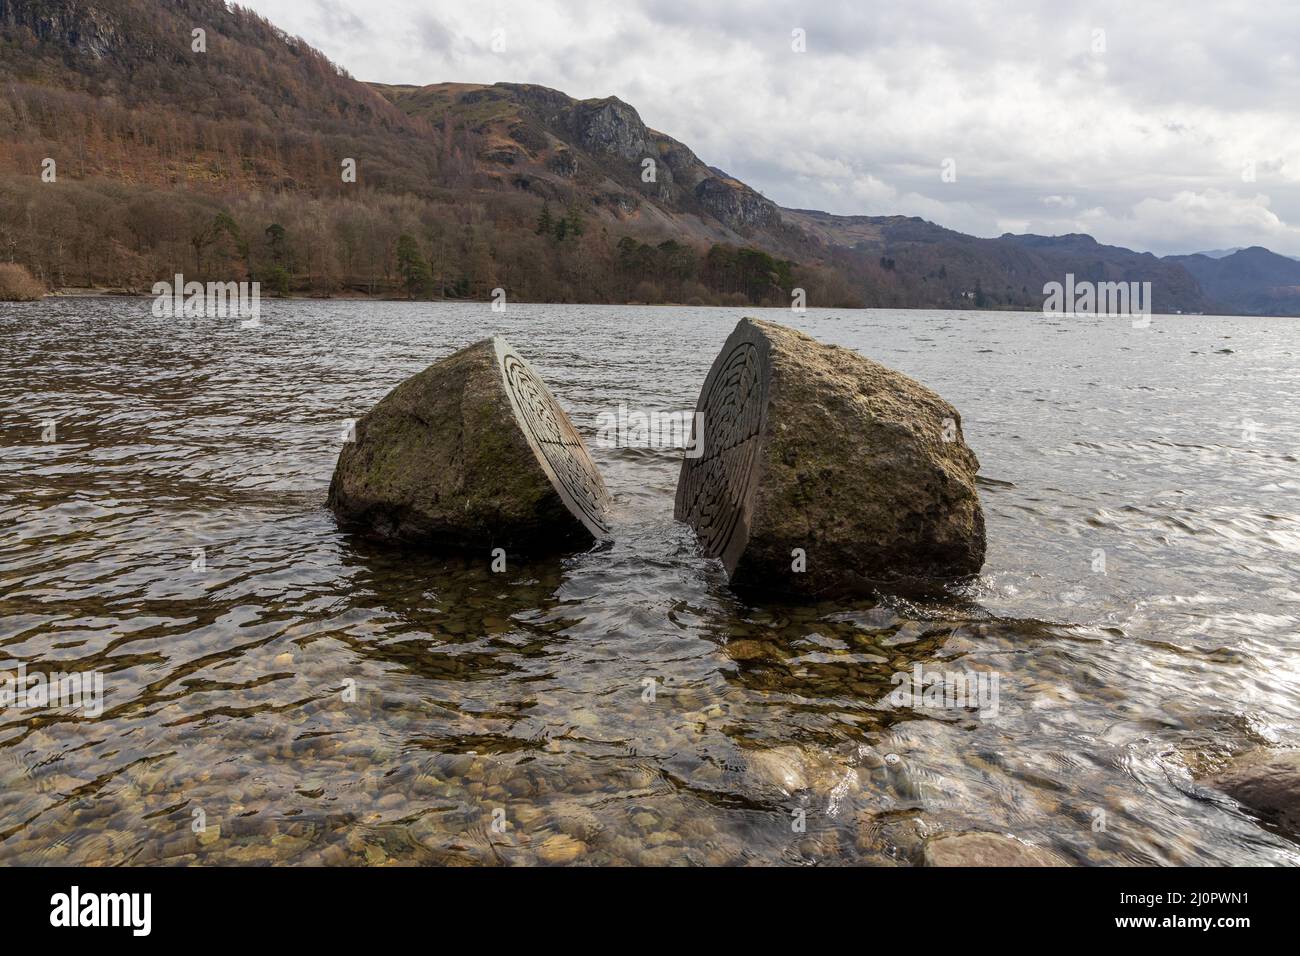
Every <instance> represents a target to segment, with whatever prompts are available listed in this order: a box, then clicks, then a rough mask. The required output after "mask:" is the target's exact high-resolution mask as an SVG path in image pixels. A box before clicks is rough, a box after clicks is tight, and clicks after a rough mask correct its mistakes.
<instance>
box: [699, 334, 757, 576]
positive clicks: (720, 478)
mask: <svg viewBox="0 0 1300 956" xmlns="http://www.w3.org/2000/svg"><path fill="white" fill-rule="evenodd" d="M705 389H706V391H705V393H704V394H703V395H701V396H700V404H699V411H701V412H703V413H704V420H703V428H704V435H703V445H702V453H701V455H700V457H699V458H695V459H690V458H688V459H685V461H684V462H683V465H682V476H681V480H680V482H679V487H678V490H677V516H678V517H679V518H682V519H684V520H686V521H688V522H689V523H690V524H691V525H692V526H693V527H694V528H695V532H696V535H697V536H698V537H699V540H700V543H701V545H702V546H703V547H704V549H705V551H707V552H708V553H709V554H710V555H714V556H718V557H722V558H723V560H724V562H726V563H727V564H728V570H730V568H731V566H732V565H733V564H734V562H735V558H736V557H737V556H738V553H739V551H740V550H741V549H743V547H744V544H745V541H746V540H747V538H748V524H747V522H748V515H747V513H746V509H747V507H748V505H749V501H750V498H751V496H752V493H753V488H754V483H755V482H756V480H757V471H758V469H757V459H758V452H759V438H760V435H761V432H762V429H763V421H764V416H765V413H766V408H767V375H766V369H765V368H764V367H763V363H762V361H761V356H760V353H759V350H758V349H757V348H756V347H755V345H754V344H753V343H752V342H745V341H741V342H738V343H735V344H731V343H729V344H728V350H727V351H725V352H724V354H723V355H721V356H719V358H718V360H717V361H716V362H715V363H714V367H713V370H712V371H711V372H710V373H709V380H708V382H707V384H706V386H705ZM696 440H697V441H698V440H699V438H698V437H697V439H696ZM733 549H734V550H733Z"/></svg>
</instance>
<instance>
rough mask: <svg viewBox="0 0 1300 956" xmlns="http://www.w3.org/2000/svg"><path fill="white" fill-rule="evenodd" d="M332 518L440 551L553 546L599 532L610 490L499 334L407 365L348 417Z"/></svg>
mask: <svg viewBox="0 0 1300 956" xmlns="http://www.w3.org/2000/svg"><path fill="white" fill-rule="evenodd" d="M329 506H330V508H332V509H333V510H334V513H335V514H336V515H338V517H339V520H340V521H341V522H342V523H344V524H346V525H351V526H353V527H356V528H358V529H359V530H361V531H364V532H368V533H370V534H373V535H375V536H378V537H383V538H391V539H395V540H399V541H406V542H411V543H414V544H420V545H425V546H430V547H434V548H437V549H439V550H448V551H471V552H473V551H482V552H483V553H484V554H488V553H490V551H491V549H493V548H498V547H500V548H504V549H506V551H507V552H510V551H531V552H538V551H554V550H562V549H565V548H572V547H585V546H587V545H589V544H591V543H592V541H594V540H598V539H605V538H608V536H609V530H608V524H607V512H608V507H609V495H608V492H607V491H606V490H605V483H604V482H603V481H602V480H601V477H600V474H599V473H598V472H597V471H596V466H595V465H594V464H593V463H592V460H591V456H590V455H589V454H588V453H587V448H586V446H585V445H584V444H583V442H582V438H581V436H580V435H579V434H578V432H577V431H576V430H575V429H574V427H573V425H572V423H571V422H570V421H569V419H568V416H566V415H565V414H564V410H563V409H561V408H560V406H559V404H557V403H556V401H555V398H554V397H553V396H552V395H551V393H550V390H549V389H547V387H546V385H545V384H544V383H543V382H542V380H541V379H540V378H538V376H537V374H536V373H535V372H534V371H533V370H532V368H531V367H530V366H529V365H528V363H527V362H525V361H524V360H523V359H522V358H521V357H520V356H519V355H518V354H517V353H516V352H515V351H514V349H512V348H511V347H510V345H509V344H508V343H507V342H506V340H505V339H503V338H501V337H500V336H498V337H496V338H492V339H484V340H483V341H482V342H478V343H477V344H475V345H471V346H469V347H468V348H464V349H461V350H460V351H459V352H456V353H455V354H454V355H451V356H448V357H447V358H445V359H443V360H442V361H440V362H437V363H436V364H434V365H431V366H429V368H427V369H425V370H424V371H423V372H420V373H419V374H417V375H413V376H411V377H410V378H408V379H407V380H406V381H404V382H402V383H401V384H400V385H398V386H397V387H396V388H395V389H393V390H392V391H391V392H389V393H388V395H387V396H385V397H384V398H383V399H382V400H381V401H380V402H379V404H378V405H376V406H375V407H374V408H372V409H371V410H370V411H369V412H367V413H366V415H365V416H364V417H363V418H361V419H360V420H359V421H358V422H357V425H356V441H355V442H352V443H348V444H346V445H344V447H343V451H342V452H341V453H340V454H339V460H338V465H337V466H336V467H335V469H334V479H333V481H331V483H330V490H329Z"/></svg>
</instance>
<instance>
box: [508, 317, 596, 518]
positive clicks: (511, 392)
mask: <svg viewBox="0 0 1300 956" xmlns="http://www.w3.org/2000/svg"><path fill="white" fill-rule="evenodd" d="M493 341H494V343H495V345H496V354H497V363H498V365H499V366H500V368H501V376H502V380H503V382H504V384H505V389H506V394H507V395H508V396H509V398H510V405H511V407H512V408H513V409H514V413H515V418H516V419H517V420H518V422H519V427H520V428H521V429H522V431H523V433H524V437H525V438H527V439H528V444H529V445H530V446H531V447H532V449H533V454H534V455H535V456H536V458H537V461H538V464H540V465H541V466H542V470H543V471H544V472H546V477H547V478H549V479H550V481H551V484H552V485H554V486H555V490H556V491H557V492H558V493H559V495H560V498H561V500H563V501H564V504H565V506H566V507H567V508H568V509H569V511H570V512H572V513H573V515H574V516H575V517H576V518H578V520H580V521H581V522H582V523H583V524H584V525H585V526H586V527H587V530H588V531H590V532H591V533H592V535H593V536H595V537H596V538H601V539H604V538H608V537H609V523H608V522H609V519H608V512H609V492H608V490H606V488H605V482H604V481H603V480H602V479H601V477H600V472H598V471H597V470H596V465H595V463H594V462H593V461H592V460H591V455H590V454H589V453H588V452H587V446H586V445H585V444H584V443H583V441H582V436H581V435H579V434H578V431H577V429H575V428H574V427H573V423H572V422H570V421H569V416H567V415H565V414H564V409H562V408H561V407H560V405H559V403H558V402H556V400H555V396H553V395H552V394H551V391H550V389H548V388H547V387H546V383H545V382H543V381H542V380H541V378H540V377H539V376H538V375H537V373H536V372H534V371H533V369H532V366H530V365H529V364H528V363H527V362H526V361H524V359H523V357H522V356H520V355H519V353H518V352H516V351H515V350H514V349H513V348H511V346H510V343H508V342H507V341H506V340H505V339H504V338H502V337H501V336H496V337H495V339H494V340H493Z"/></svg>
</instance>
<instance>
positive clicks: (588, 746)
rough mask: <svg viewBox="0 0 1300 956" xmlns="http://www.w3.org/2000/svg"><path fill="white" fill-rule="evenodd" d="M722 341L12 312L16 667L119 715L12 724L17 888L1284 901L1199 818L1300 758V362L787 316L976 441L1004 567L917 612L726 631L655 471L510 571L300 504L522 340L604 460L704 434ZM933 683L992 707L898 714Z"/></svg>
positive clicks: (315, 306) (448, 323)
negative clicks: (1258, 762)
mask: <svg viewBox="0 0 1300 956" xmlns="http://www.w3.org/2000/svg"><path fill="white" fill-rule="evenodd" d="M739 314H740V313H738V312H735V311H732V310H724V309H667V308H598V307H584V306H566V307H556V306H511V308H510V311H509V312H508V313H506V314H505V315H498V314H493V313H491V312H490V311H488V310H487V307H486V306H479V305H431V304H399V303H393V304H372V303H364V304H362V303H347V302H339V303H320V302H270V303H266V304H265V307H264V314H263V328H262V329H260V330H240V329H239V328H238V324H237V323H235V322H230V323H226V322H223V321H221V320H203V319H185V320H160V319H155V318H152V317H151V316H150V315H149V308H148V302H146V301H137V300H108V299H93V300H47V301H46V302H44V303H40V304H34V305H30V306H0V345H2V346H3V347H2V348H0V408H2V409H3V420H2V422H0V425H2V426H3V430H2V432H0V447H2V448H3V452H2V455H0V534H2V535H3V538H2V539H0V596H2V597H3V612H2V620H0V670H4V669H13V668H14V667H16V666H17V665H19V664H25V665H26V666H27V668H28V670H29V671H41V672H47V671H54V670H62V671H99V672H101V673H102V674H103V675H104V687H105V700H104V709H103V712H102V713H101V714H100V715H99V716H97V717H90V716H89V715H88V714H86V713H84V712H80V711H77V710H75V709H68V708H53V707H39V706H38V707H31V708H27V709H17V708H13V707H11V708H9V709H7V710H4V711H3V713H2V714H0V862H2V863H102V864H113V863H130V862H134V863H146V862H167V863H193V862H199V863H262V862H266V863H270V862H298V863H327V864H371V865H375V864H383V863H485V864H491V863H519V864H534V863H539V864H557V863H568V862H586V863H638V864H653V863H706V864H729V863H750V862H785V863H868V864H895V863H908V862H911V861H912V860H913V859H914V857H915V854H916V852H917V848H918V847H919V845H920V842H921V841H922V840H923V839H924V838H925V837H926V836H927V835H928V834H931V833H935V832H939V831H943V830H954V829H981V830H996V831H999V832H1006V833H1012V834H1015V835H1017V836H1019V837H1022V838H1023V839H1026V840H1029V841H1031V842H1033V843H1037V844H1039V845H1042V846H1045V847H1049V848H1051V849H1052V850H1054V851H1055V852H1057V853H1058V854H1060V855H1062V856H1064V857H1066V858H1067V859H1069V860H1071V861H1073V862H1076V863H1108V864H1115V863H1120V864H1122V863H1162V864H1178V863H1248V862H1271V863H1296V862H1300V852H1298V850H1297V847H1296V846H1294V845H1293V844H1290V843H1287V842H1286V841H1285V840H1283V839H1281V838H1280V837H1277V836H1275V835H1272V834H1270V833H1268V832H1266V831H1264V830H1262V829H1260V828H1259V827H1257V826H1256V825H1255V824H1254V823H1253V822H1252V821H1250V820H1249V819H1248V818H1247V817H1245V816H1244V815H1242V814H1241V813H1240V812H1238V811H1237V810H1236V809H1235V808H1234V807H1233V806H1232V804H1231V802H1230V801H1228V800H1226V799H1225V798H1222V797H1219V796H1217V795H1215V794H1214V793H1213V792H1212V791H1210V790H1208V789H1206V788H1205V787H1204V786H1202V785H1201V784H1198V782H1197V776H1198V775H1199V774H1201V773H1203V772H1205V771H1207V770H1210V769H1213V768H1214V767H1215V766H1217V765H1218V763H1219V762H1220V761H1222V760H1223V759H1224V758H1225V757H1226V756H1227V755H1230V754H1232V753H1235V752H1237V751H1240V750H1242V749H1244V748H1247V747H1249V746H1253V745H1258V744H1272V745H1287V744H1290V745H1294V744H1297V743H1300V734H1298V733H1297V724H1296V722H1297V717H1298V716H1300V706H1298V705H1297V699H1298V697H1297V690H1300V656H1297V652H1298V651H1300V647H1298V646H1297V643H1298V641H1297V636H1296V631H1297V627H1296V625H1297V621H1300V582H1298V581H1297V574H1296V568H1297V566H1298V565H1300V562H1298V561H1297V552H1300V509H1298V508H1297V506H1296V502H1297V500H1298V499H1297V491H1300V479H1298V477H1297V475H1298V474H1300V473H1298V471H1297V457H1296V455H1297V449H1300V440H1298V439H1300V413H1297V410H1296V406H1295V403H1294V397H1295V395H1296V394H1297V393H1300V372H1298V371H1297V368H1298V365H1297V354H1298V353H1300V327H1297V326H1296V325H1295V323H1293V322H1289V321H1287V320H1268V319H1264V320H1261V319H1222V318H1205V317H1196V318H1166V319H1161V318H1159V317H1157V319H1156V320H1155V321H1154V323H1153V325H1152V327H1151V328H1150V329H1146V330H1134V329H1132V328H1131V327H1129V325H1128V324H1127V323H1107V322H1105V321H1100V320H1083V319H1062V320H1047V319H1044V318H1042V317H1039V316H1025V315H1007V314H980V313H939V312H933V313H915V312H911V313H901V312H879V311H873V312H861V313H854V312H829V311H828V312H819V311H816V310H814V311H811V312H809V313H808V314H806V315H798V316H794V315H790V314H788V313H782V314H780V315H776V314H774V317H776V318H777V319H778V320H781V321H789V322H790V323H791V324H794V325H797V326H799V327H802V328H804V329H806V330H807V331H809V332H811V333H812V334H814V335H816V336H817V337H819V338H821V339H823V340H825V341H830V342H836V343H839V344H843V345H848V346H851V347H854V348H857V349H859V350H860V351H862V352H863V353H865V354H867V355H870V356H872V357H873V358H876V359H879V360H881V361H883V362H885V363H886V364H888V365H891V366H893V367H896V368H899V369H900V370H902V371H905V372H908V373H909V374H912V375H914V376H915V377H917V378H919V379H920V380H921V381H923V382H925V383H927V384H929V385H931V386H932V387H934V388H935V389H937V390H938V391H939V392H940V393H941V394H943V395H944V397H946V398H948V399H949V400H951V401H952V402H953V403H954V404H956V405H957V407H958V408H960V409H961V410H962V412H963V418H964V421H963V424H964V431H965V433H966V435H967V438H968V441H969V442H970V444H971V445H972V447H973V448H974V449H975V450H976V452H977V453H978V454H979V456H980V459H981V461H982V463H983V476H982V483H981V494H982V496H983V498H984V503H985V509H986V512H987V518H988V525H989V541H990V554H989V561H988V564H987V566H986V568H985V573H984V574H983V576H982V577H981V578H980V580H979V581H978V582H977V583H976V584H975V585H973V586H971V587H969V588H967V589H965V590H963V591H962V592H960V593H954V594H952V595H950V596H949V598H948V599H946V600H944V601H936V602H932V603H930V604H927V605H914V604H908V603H906V602H903V601H900V600H890V599H885V600H882V601H881V602H880V603H875V604H873V603H870V602H858V603H853V604H837V605H822V606H809V607H795V606H783V605H778V604H758V605H754V604H748V603H743V602H742V601H741V600H740V599H739V598H738V597H736V596H735V595H733V594H732V593H731V592H730V591H729V590H728V589H727V587H726V584H725V579H724V578H723V576H722V573H721V570H720V568H719V567H718V566H717V565H716V564H714V563H711V562H708V561H705V560H702V559H701V558H700V557H699V556H698V555H697V554H696V552H695V549H694V547H693V542H692V539H691V535H690V532H689V530H688V529H686V528H684V527H683V526H681V525H679V524H676V523H675V522H673V520H672V503H673V492H674V488H675V483H676V478H677V470H678V459H677V458H676V454H675V453H674V452H672V451H671V450H662V451H658V450H644V449H609V448H593V449H592V452H593V456H594V457H595V458H596V460H597V463H598V465H599V466H600V467H601V469H602V471H603V472H604V475H605V478H606V481H607V483H608V484H609V487H610V490H611V492H612V493H613V494H614V496H615V514H614V529H613V530H614V534H615V536H616V539H617V540H616V542H615V543H614V545H613V546H612V547H609V548H608V549H606V550H601V551H594V552H592V553H587V554H579V555H574V556H570V557H566V558H556V559H552V560H545V561H532V562H529V563H513V562H512V563H511V564H510V565H509V567H508V569H507V571H506V572H505V573H503V574H494V573H492V572H491V570H490V567H489V564H490V556H489V555H487V554H484V555H483V556H481V558H479V557H475V556H470V557H469V558H467V559H462V560H448V559H445V558H434V557H430V556H427V555H422V554H419V553H411V552H398V551H392V550H388V549H384V548H380V547H376V546H375V545H373V544H368V543H366V542H364V541H359V540H355V539H354V538H352V537H350V536H348V535H346V534H342V533H340V532H339V531H338V529H337V528H336V527H335V525H334V523H333V521H332V519H331V517H330V515H329V514H328V513H327V512H326V511H325V510H324V507H323V502H324V497H325V490H326V486H327V484H328V481H329V476H330V473H331V470H332V467H333V463H334V459H335V457H336V456H337V453H338V449H339V443H340V441H341V439H342V435H343V431H344V422H345V420H346V419H349V418H355V417H357V416H359V415H360V414H361V413H363V412H364V411H365V410H366V409H367V408H369V407H370V406H371V405H372V404H373V403H374V402H375V401H377V400H378V399H379V398H380V397H381V396H382V395H383V394H384V393H385V392H386V391H387V390H388V389H389V388H391V387H392V386H393V385H394V384H396V383H397V382H398V381H400V380H401V379H402V378H403V377H405V376H407V375H409V374H411V373H413V372H415V371H417V370H419V369H421V368H423V367H425V366H426V365H427V364H428V363H430V362H431V361H433V360H435V359H437V358H439V357H441V356H443V355H445V354H447V353H448V352H450V351H451V350H452V349H453V348H456V347H459V346H461V345H464V344H467V343H468V342H470V341H472V340H474V339H476V338H479V337H482V336H483V335H486V334H489V333H491V332H494V331H500V332H503V333H505V334H506V335H508V336H510V338H511V340H512V342H513V343H514V344H515V345H516V347H517V348H519V349H520V351H521V352H522V353H523V354H525V355H526V356H527V357H528V358H529V359H530V361H532V362H533V364H534V365H535V367H537V369H538V370H539V372H540V373H541V374H542V375H544V376H545V377H546V378H547V380H548V382H549V384H550V385H551V388H552V390H553V391H554V392H555V394H556V395H557V397H558V398H559V399H560V401H561V402H562V403H563V404H564V405H566V407H567V408H568V409H569V410H570V413H571V415H572V417H573V419H574V422H575V424H576V425H577V426H578V427H579V429H580V430H582V431H584V432H585V433H586V434H587V435H588V436H590V435H591V434H592V433H593V430H594V427H595V422H596V416H597V415H598V413H599V412H601V411H603V410H613V409H616V408H617V407H618V405H619V404H620V403H622V404H626V405H627V406H628V407H630V408H644V409H654V410H678V409H689V408H691V407H693V405H694V401H695V397H696V392H697V390H698V388H699V385H700V383H701V382H702V381H703V378H704V374H705V372H706V370H707V367H708V365H709V363H710V361H711V360H712V357H713V355H714V353H715V351H716V349H717V348H718V347H719V346H720V345H721V343H722V341H723V340H724V339H725V337H726V335H727V334H728V333H729V332H730V330H731V327H732V325H733V324H734V322H735V320H736V318H737V317H738V315H739ZM1225 348H1230V349H1231V352H1224V351H1222V350H1223V349H1225ZM50 423H53V425H54V435H53V437H54V438H55V440H54V441H42V433H43V431H46V430H47V429H48V426H49V424H50ZM917 664H920V665H921V666H922V667H923V668H932V669H940V670H945V671H967V670H969V671H971V672H978V673H985V674H995V675H997V677H998V680H999V690H1000V694H999V706H998V708H997V711H996V713H995V714H992V713H986V714H983V715H981V714H980V713H978V712H976V711H974V710H972V709H970V708H956V709H932V708H925V707H916V706H898V705H895V704H893V703H891V701H890V697H889V695H890V692H891V690H893V689H894V687H895V681H894V678H895V675H896V674H898V673H900V672H911V671H912V669H913V668H914V667H915V666H916V665H917Z"/></svg>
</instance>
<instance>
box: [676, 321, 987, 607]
mask: <svg viewBox="0 0 1300 956" xmlns="http://www.w3.org/2000/svg"><path fill="white" fill-rule="evenodd" d="M696 413H697V419H696V422H697V425H698V426H700V427H701V429H702V432H703V435H702V443H701V436H700V435H696V437H695V440H694V442H693V443H692V447H695V448H698V449H699V451H700V454H699V457H697V458H690V457H688V458H686V459H685V460H684V461H683V463H682V473H681V478H680V479H679V481H678V485H677V502H676V516H677V517H678V518H679V519H681V520H684V521H687V522H689V523H690V524H691V525H692V526H693V527H694V528H695V530H696V533H697V535H698V537H699V539H700V542H701V544H702V546H703V548H704V550H705V551H706V552H707V553H709V554H710V555H713V556H716V557H719V558H721V559H722V563H723V565H724V566H725V567H726V570H727V574H728V575H729V577H730V579H731V582H732V584H733V585H734V586H736V587H738V588H745V589H753V590H757V591H764V592H780V593H786V594H793V595H797V596H803V597H841V596H851V595H855V594H865V593H868V592H870V591H873V590H876V589H877V588H880V587H886V588H894V589H899V588H911V587H915V586H918V585H919V586H921V587H923V588H928V587H930V586H932V585H933V584H934V583H935V582H938V581H944V580H951V579H954V578H959V577H963V576H966V575H971V574H976V573H978V571H979V569H980V567H981V566H982V565H983V563H984V512H983V511H982V509H981V508H980V500H979V495H978V493H977V492H976V490H975V473H976V471H978V470H979V461H978V460H977V459H976V458H975V455H974V453H973V452H972V451H971V450H970V449H969V448H967V447H966V443H965V441H963V439H962V434H961V415H960V414H959V413H958V412H957V410H956V409H955V408H953V407H952V406H951V405H949V404H948V403H947V402H945V401H944V400H943V399H942V398H940V397H939V396H938V395H936V394H935V393H934V392H932V391H930V390H929V389H928V388H925V387H924V386H922V385H919V384H918V383H916V382H914V381H913V380H912V379H910V378H908V377H907V376H905V375H902V374H900V373H898V372H895V371H892V370H891V369H888V368H885V366H883V365H880V364H878V363H876V362H873V361H871V360H870V359H867V358H864V357H862V356H861V355H859V354H858V353H856V352H854V351H852V350H850V349H845V348H840V347H839V346H834V345H823V344H821V343H819V342H817V341H816V340H814V339H812V338H809V337H808V336H807V335H804V334H803V333H801V332H796V331H794V330H793V329H788V328H785V327H784V326H781V325H777V324H776V323H773V322H764V321H758V320H755V319H741V320H740V323H739V324H738V325H737V326H736V328H735V331H733V332H732V333H731V336H730V338H728V339H727V342H726V344H725V345H724V346H723V348H722V351H721V353H719V355H718V357H717V359H716V360H715V361H714V363H713V368H712V369H711V370H710V371H709V375H708V378H707V379H706V380H705V382H704V388H703V389H702V390H701V392H700V400H699V403H698V404H697V406H696ZM701 414H702V415H703V418H702V419H700V418H699V417H698V416H699V415H701ZM697 443H699V444H697ZM801 566H802V567H803V570H800V567H801Z"/></svg>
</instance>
